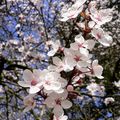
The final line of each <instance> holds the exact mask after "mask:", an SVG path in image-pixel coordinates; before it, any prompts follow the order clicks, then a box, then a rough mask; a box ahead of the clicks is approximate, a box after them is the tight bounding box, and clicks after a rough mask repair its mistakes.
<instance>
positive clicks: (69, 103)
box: [61, 100, 72, 109]
mask: <svg viewBox="0 0 120 120" xmlns="http://www.w3.org/2000/svg"><path fill="white" fill-rule="evenodd" d="M61 106H62V107H63V108H64V109H68V108H70V107H72V102H70V101H69V100H64V101H62V102H61Z"/></svg>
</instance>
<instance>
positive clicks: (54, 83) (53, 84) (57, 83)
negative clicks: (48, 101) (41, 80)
mask: <svg viewBox="0 0 120 120" xmlns="http://www.w3.org/2000/svg"><path fill="white" fill-rule="evenodd" d="M51 87H52V90H59V89H60V88H61V83H59V82H53V83H52V84H51Z"/></svg>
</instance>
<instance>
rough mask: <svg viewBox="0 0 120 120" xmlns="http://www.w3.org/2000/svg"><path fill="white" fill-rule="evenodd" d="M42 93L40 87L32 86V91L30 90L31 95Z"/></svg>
mask: <svg viewBox="0 0 120 120" xmlns="http://www.w3.org/2000/svg"><path fill="white" fill-rule="evenodd" d="M39 91H40V88H39V87H36V86H32V87H30V89H29V93H30V94H35V93H37V92H39Z"/></svg>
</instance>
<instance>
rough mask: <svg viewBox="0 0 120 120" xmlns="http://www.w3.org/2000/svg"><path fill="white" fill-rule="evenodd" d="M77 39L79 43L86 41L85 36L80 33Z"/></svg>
mask: <svg viewBox="0 0 120 120" xmlns="http://www.w3.org/2000/svg"><path fill="white" fill-rule="evenodd" d="M75 41H76V42H77V43H79V44H82V43H84V41H85V39H84V38H83V36H82V35H81V34H79V35H77V36H76V37H75Z"/></svg>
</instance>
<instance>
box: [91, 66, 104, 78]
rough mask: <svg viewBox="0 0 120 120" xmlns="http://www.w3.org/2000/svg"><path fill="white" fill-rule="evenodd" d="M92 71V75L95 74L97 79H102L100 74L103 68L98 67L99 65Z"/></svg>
mask: <svg viewBox="0 0 120 120" xmlns="http://www.w3.org/2000/svg"><path fill="white" fill-rule="evenodd" d="M93 70H94V74H95V76H96V77H98V78H99V79H103V78H104V77H103V76H101V75H102V72H103V67H102V66H100V65H98V66H94V67H93Z"/></svg>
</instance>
